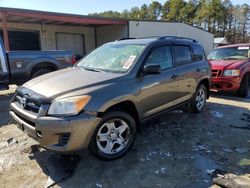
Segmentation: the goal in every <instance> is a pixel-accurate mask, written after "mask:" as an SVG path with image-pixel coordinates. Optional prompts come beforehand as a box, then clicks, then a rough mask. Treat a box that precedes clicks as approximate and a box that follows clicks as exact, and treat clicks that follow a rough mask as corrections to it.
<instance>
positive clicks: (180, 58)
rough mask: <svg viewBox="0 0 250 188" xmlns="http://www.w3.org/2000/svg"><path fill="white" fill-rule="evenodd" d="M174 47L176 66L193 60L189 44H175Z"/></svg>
mask: <svg viewBox="0 0 250 188" xmlns="http://www.w3.org/2000/svg"><path fill="white" fill-rule="evenodd" d="M173 49H174V57H175V61H176V66H180V65H185V64H188V63H191V62H192V55H191V52H190V48H189V46H174V47H173Z"/></svg>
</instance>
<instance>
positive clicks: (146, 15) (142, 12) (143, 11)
mask: <svg viewBox="0 0 250 188" xmlns="http://www.w3.org/2000/svg"><path fill="white" fill-rule="evenodd" d="M139 15H140V16H139V17H140V19H141V20H147V19H149V12H148V6H147V5H146V4H143V5H142V6H141V9H140V13H139Z"/></svg>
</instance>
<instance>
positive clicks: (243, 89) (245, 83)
mask: <svg viewBox="0 0 250 188" xmlns="http://www.w3.org/2000/svg"><path fill="white" fill-rule="evenodd" d="M249 75H250V74H246V75H245V76H244V77H243V79H242V81H241V83H240V88H239V90H238V91H237V94H238V96H239V97H247V96H248V88H249V85H250V78H249V77H250V76H249Z"/></svg>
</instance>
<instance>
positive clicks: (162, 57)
mask: <svg viewBox="0 0 250 188" xmlns="http://www.w3.org/2000/svg"><path fill="white" fill-rule="evenodd" d="M146 64H158V65H160V66H161V69H162V70H164V69H167V68H171V67H172V66H173V61H172V55H171V49H170V47H169V46H162V47H158V48H156V49H154V50H153V51H152V53H151V54H150V56H149V57H148V59H147V61H146Z"/></svg>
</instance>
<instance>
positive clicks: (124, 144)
mask: <svg viewBox="0 0 250 188" xmlns="http://www.w3.org/2000/svg"><path fill="white" fill-rule="evenodd" d="M135 137H136V124H135V121H134V119H133V118H132V117H131V116H130V115H129V114H128V113H126V112H120V111H113V112H108V113H107V114H106V115H104V117H103V119H102V121H101V122H100V123H99V125H98V126H97V128H96V130H95V133H94V134H93V137H92V140H91V143H90V147H89V149H90V151H91V153H93V154H94V155H95V156H96V157H97V158H99V159H101V160H115V159H118V158H120V157H122V156H123V155H125V154H126V152H127V151H128V150H129V149H130V148H131V147H132V145H133V144H134V141H135Z"/></svg>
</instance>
